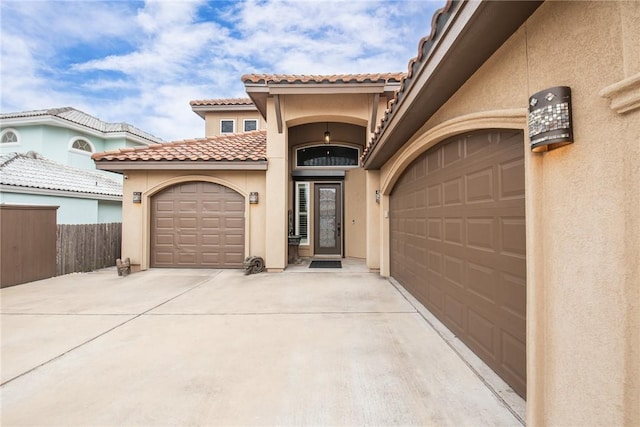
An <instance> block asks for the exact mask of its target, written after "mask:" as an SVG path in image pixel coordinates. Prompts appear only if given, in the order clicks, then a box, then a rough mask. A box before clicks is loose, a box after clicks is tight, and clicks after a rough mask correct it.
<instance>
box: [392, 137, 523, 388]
mask: <svg viewBox="0 0 640 427" xmlns="http://www.w3.org/2000/svg"><path fill="white" fill-rule="evenodd" d="M390 211H391V215H390V217H391V275H392V276H393V277H394V278H395V279H396V280H398V281H399V282H400V283H401V284H402V285H403V286H404V287H405V288H406V289H407V290H408V291H409V292H411V293H412V294H413V295H414V296H415V297H416V298H417V299H418V300H419V301H420V302H421V303H422V304H424V305H425V306H426V307H427V308H428V309H429V310H430V311H431V312H432V313H433V314H434V315H436V316H437V317H438V318H439V319H440V320H441V321H442V322H443V323H444V324H445V325H447V327H448V328H450V329H451V330H452V331H453V332H454V333H455V334H456V335H457V336H458V337H459V338H460V339H461V340H462V341H463V342H464V343H466V344H467V345H468V346H469V347H470V348H471V349H472V350H473V351H474V352H475V353H476V354H477V355H478V356H480V358H482V359H483V360H484V361H485V362H486V363H487V364H488V365H489V366H491V367H492V369H494V370H495V371H496V372H497V373H498V374H499V375H500V376H501V377H502V378H503V379H505V381H507V383H509V384H510V385H511V386H512V387H513V389H514V390H515V391H516V392H517V393H518V394H520V395H521V396H523V397H524V395H525V392H526V351H525V332H526V331H525V328H526V326H525V316H526V258H525V217H524V216H525V205H524V147H523V134H522V132H518V131H504V130H503V131H499V130H492V131H483V132H478V133H473V134H469V135H463V136H459V137H455V138H451V139H449V140H447V141H444V142H442V143H441V144H439V145H437V146H436V147H434V148H432V149H431V150H429V151H427V152H426V153H424V154H423V155H421V156H420V157H419V158H417V159H416V160H415V161H414V162H413V163H412V164H411V165H410V166H409V167H408V168H407V170H406V171H405V172H404V173H403V175H402V176H401V178H400V179H399V180H398V182H397V183H396V185H395V187H394V189H393V192H392V193H391V209H390Z"/></svg>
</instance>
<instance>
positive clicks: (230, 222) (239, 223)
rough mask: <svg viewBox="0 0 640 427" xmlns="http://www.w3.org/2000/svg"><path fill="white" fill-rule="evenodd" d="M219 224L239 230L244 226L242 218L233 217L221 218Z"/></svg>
mask: <svg viewBox="0 0 640 427" xmlns="http://www.w3.org/2000/svg"><path fill="white" fill-rule="evenodd" d="M221 226H222V227H223V228H227V229H231V230H240V229H242V228H244V218H234V217H231V218H229V217H226V218H222V224H221ZM243 234H244V233H243Z"/></svg>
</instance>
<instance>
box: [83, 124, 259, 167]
mask: <svg viewBox="0 0 640 427" xmlns="http://www.w3.org/2000/svg"><path fill="white" fill-rule="evenodd" d="M92 158H93V159H94V160H95V161H96V162H104V161H249V162H250V161H264V160H267V131H265V130H257V131H253V132H245V133H235V134H230V135H220V136H215V137H210V138H201V139H187V140H184V141H174V142H168V143H164V144H152V145H149V146H147V147H133V148H120V149H118V150H114V151H106V152H103V153H95V154H94V155H93V156H92Z"/></svg>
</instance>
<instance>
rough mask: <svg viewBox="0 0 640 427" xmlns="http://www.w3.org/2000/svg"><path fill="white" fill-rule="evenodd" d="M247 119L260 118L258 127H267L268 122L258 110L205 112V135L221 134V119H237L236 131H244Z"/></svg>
mask: <svg viewBox="0 0 640 427" xmlns="http://www.w3.org/2000/svg"><path fill="white" fill-rule="evenodd" d="M245 119H255V120H258V129H266V128H267V123H266V122H265V120H264V119H263V118H262V116H261V115H260V113H259V112H258V110H256V111H216V112H210V113H206V114H205V129H204V132H205V137H210V136H217V135H220V120H235V122H236V124H235V132H236V133H242V132H244V127H243V126H244V122H243V120H245Z"/></svg>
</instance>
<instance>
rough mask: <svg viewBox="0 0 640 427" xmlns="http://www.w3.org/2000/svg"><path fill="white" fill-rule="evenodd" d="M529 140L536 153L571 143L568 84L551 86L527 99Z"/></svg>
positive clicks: (532, 149)
mask: <svg viewBox="0 0 640 427" xmlns="http://www.w3.org/2000/svg"><path fill="white" fill-rule="evenodd" d="M529 140H530V141H531V151H533V152H536V153H538V152H544V151H549V150H554V149H556V148H559V147H562V146H563V145H567V144H571V143H573V123H572V118H571V88H570V87H568V86H557V87H552V88H549V89H545V90H542V91H540V92H538V93H535V94H533V95H532V96H531V97H530V98H529Z"/></svg>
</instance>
